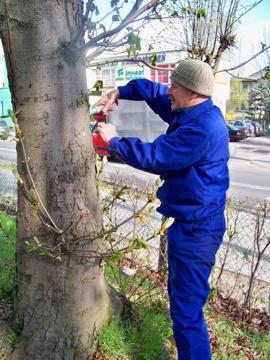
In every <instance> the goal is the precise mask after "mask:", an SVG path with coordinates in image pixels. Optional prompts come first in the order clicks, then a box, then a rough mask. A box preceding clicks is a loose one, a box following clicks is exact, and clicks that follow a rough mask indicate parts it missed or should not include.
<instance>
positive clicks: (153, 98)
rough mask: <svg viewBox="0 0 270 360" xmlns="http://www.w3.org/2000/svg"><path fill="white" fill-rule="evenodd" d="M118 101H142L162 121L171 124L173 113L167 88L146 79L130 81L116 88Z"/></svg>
mask: <svg viewBox="0 0 270 360" xmlns="http://www.w3.org/2000/svg"><path fill="white" fill-rule="evenodd" d="M118 90H119V93H120V99H125V100H135V101H140V100H141V101H142V100H144V101H145V102H146V103H147V104H148V105H149V107H150V108H151V109H152V110H153V111H154V112H155V113H156V114H157V115H159V116H160V117H161V119H162V120H164V121H165V122H167V123H168V124H170V123H171V121H172V119H173V117H174V113H173V112H172V110H171V103H170V100H169V97H168V95H167V91H168V87H167V86H166V85H163V84H159V83H156V82H153V81H150V80H147V79H137V80H132V81H130V82H129V83H127V85H125V86H119V87H118Z"/></svg>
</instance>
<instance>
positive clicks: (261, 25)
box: [233, 0, 270, 76]
mask: <svg viewBox="0 0 270 360" xmlns="http://www.w3.org/2000/svg"><path fill="white" fill-rule="evenodd" d="M252 2H253V1H250V0H249V1H241V3H242V4H244V5H245V4H251V3H252ZM266 41H267V43H268V45H270V2H269V0H263V1H262V3H260V4H259V5H257V6H256V7H255V8H254V9H253V10H251V11H250V12H249V13H248V14H246V15H245V16H244V17H243V19H242V21H241V24H240V25H239V26H238V28H237V42H238V45H237V48H236V49H235V51H234V53H235V55H234V60H233V63H234V64H237V63H239V61H243V60H245V59H247V58H249V57H251V56H252V55H253V54H254V53H256V52H259V51H260V50H261V42H263V43H265V42H266ZM266 64H267V62H266V56H264V55H261V56H259V57H258V58H257V59H255V60H253V61H252V62H250V64H248V65H245V66H244V67H243V68H241V69H239V70H238V71H239V75H244V76H248V75H250V74H252V73H253V72H256V71H257V70H259V69H260V68H262V67H264V66H265V65H266Z"/></svg>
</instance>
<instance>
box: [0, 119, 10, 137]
mask: <svg viewBox="0 0 270 360" xmlns="http://www.w3.org/2000/svg"><path fill="white" fill-rule="evenodd" d="M8 136H9V127H8V126H7V123H6V122H5V120H0V139H2V140H6V139H7V138H8Z"/></svg>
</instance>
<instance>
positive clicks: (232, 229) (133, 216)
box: [0, 161, 270, 312]
mask: <svg viewBox="0 0 270 360" xmlns="http://www.w3.org/2000/svg"><path fill="white" fill-rule="evenodd" d="M14 169H15V164H12V163H8V162H3V161H2V162H0V210H1V211H6V212H8V213H11V214H15V213H16V202H17V181H16V178H15V176H14V174H13V171H14ZM154 192H155V189H154V188H152V189H149V188H143V189H137V188H135V187H134V186H132V184H131V183H130V184H127V182H126V180H125V185H123V182H122V181H121V179H112V181H111V182H110V183H108V182H100V184H99V193H100V199H101V202H102V206H103V210H104V211H103V216H104V218H103V222H104V228H105V236H104V239H105V241H106V244H107V247H108V250H109V251H111V252H112V251H118V252H119V253H120V251H121V250H123V249H124V250H127V249H128V251H126V254H127V255H126V256H128V257H129V260H130V261H131V262H132V263H138V262H140V263H142V264H143V265H145V266H149V267H151V268H152V269H154V270H159V269H160V264H163V265H164V263H165V262H164V257H166V249H165V247H166V246H164V239H165V240H166V227H167V226H168V224H166V222H165V224H164V219H162V217H161V216H160V215H159V214H158V213H157V212H156V211H155V208H156V207H157V202H156V201H157V200H156V199H155V198H154ZM226 218H227V232H226V234H225V236H224V241H223V244H222V246H221V248H220V250H219V252H218V253H217V257H216V266H215V268H214V270H213V272H212V277H211V283H212V287H213V288H214V289H215V290H216V291H217V292H218V293H219V294H221V295H222V296H224V297H230V298H233V299H236V300H238V301H240V302H241V303H243V304H245V305H249V306H252V307H256V308H260V309H263V310H266V311H267V312H270V305H269V304H270V206H269V204H267V203H266V202H261V203H257V202H253V201H251V200H246V201H245V202H240V201H238V200H237V199H228V201H227V208H226ZM106 229H107V230H108V229H109V231H107V234H106ZM110 229H115V230H114V231H110ZM164 253H165V255H164Z"/></svg>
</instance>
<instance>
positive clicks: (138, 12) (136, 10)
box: [80, 0, 163, 50]
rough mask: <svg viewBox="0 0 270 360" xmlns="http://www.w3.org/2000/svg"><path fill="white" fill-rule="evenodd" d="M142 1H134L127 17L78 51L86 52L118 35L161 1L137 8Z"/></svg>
mask: <svg viewBox="0 0 270 360" xmlns="http://www.w3.org/2000/svg"><path fill="white" fill-rule="evenodd" d="M142 2H143V0H136V3H135V4H134V6H133V8H132V9H131V10H130V12H129V13H128V15H127V16H126V17H125V19H124V20H123V21H122V22H121V24H119V25H118V26H116V27H115V28H114V29H112V30H109V31H104V32H103V33H102V34H99V35H97V36H96V37H94V38H93V39H91V40H90V41H88V42H87V43H86V44H85V45H84V46H83V47H82V48H81V49H80V50H86V49H89V48H91V47H94V46H96V44H97V43H98V42H99V41H101V40H104V39H107V38H110V37H111V36H113V35H115V34H117V33H119V32H120V31H121V30H123V29H124V28H125V27H126V26H127V25H129V24H130V23H132V22H133V21H134V20H135V19H136V18H137V17H138V16H140V15H141V14H143V13H144V12H146V11H147V10H150V9H151V8H153V7H154V6H156V5H159V4H160V3H161V2H163V0H151V1H150V2H149V3H148V4H146V5H145V6H143V7H142V8H139V7H140V5H141V4H142Z"/></svg>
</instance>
